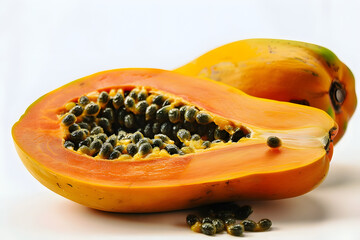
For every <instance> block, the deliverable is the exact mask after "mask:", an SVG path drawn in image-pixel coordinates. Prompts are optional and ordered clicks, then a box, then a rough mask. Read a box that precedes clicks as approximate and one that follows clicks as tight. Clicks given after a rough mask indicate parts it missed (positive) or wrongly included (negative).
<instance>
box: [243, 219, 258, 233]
mask: <svg viewBox="0 0 360 240" xmlns="http://www.w3.org/2000/svg"><path fill="white" fill-rule="evenodd" d="M242 225H243V226H244V229H245V231H254V230H255V228H256V222H254V221H253V220H250V219H246V220H244V221H242Z"/></svg>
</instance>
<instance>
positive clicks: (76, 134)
mask: <svg viewBox="0 0 360 240" xmlns="http://www.w3.org/2000/svg"><path fill="white" fill-rule="evenodd" d="M86 131H87V130H85V129H80V130H76V131H73V132H72V133H70V139H71V141H73V142H76V143H78V142H81V141H83V140H85V138H86V137H87V135H88V131H87V132H86Z"/></svg>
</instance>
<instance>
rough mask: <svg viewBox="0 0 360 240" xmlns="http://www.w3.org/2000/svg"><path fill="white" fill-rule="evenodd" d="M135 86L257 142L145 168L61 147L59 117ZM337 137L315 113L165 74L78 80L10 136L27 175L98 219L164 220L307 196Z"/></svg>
mask: <svg viewBox="0 0 360 240" xmlns="http://www.w3.org/2000/svg"><path fill="white" fill-rule="evenodd" d="M179 82H181V84H179ZM130 85H133V86H149V87H152V88H154V89H159V90H163V91H166V92H169V93H172V94H175V95H177V96H181V97H183V98H184V99H185V100H186V101H189V102H191V103H193V104H195V105H196V106H199V107H202V108H204V109H207V110H208V111H211V112H212V113H213V114H216V115H219V116H222V117H225V118H226V119H229V121H234V122H239V123H240V122H241V123H242V124H246V126H247V127H249V128H250V129H251V130H252V136H251V138H247V139H244V141H240V142H239V143H233V144H229V145H226V146H223V147H219V148H215V149H209V150H208V151H203V152H201V153H196V154H188V155H184V156H180V155H177V156H170V157H158V158H153V159H146V160H141V161H109V160H100V159H94V158H92V157H89V156H87V155H82V154H79V153H77V152H74V151H71V150H69V149H65V148H64V147H63V139H62V129H61V127H60V120H59V118H58V113H59V112H61V111H62V110H63V108H64V105H65V104H66V103H67V102H69V101H70V100H72V99H74V98H76V97H79V96H81V95H83V94H86V93H89V92H92V91H94V90H97V89H104V88H111V87H115V86H116V87H119V86H120V87H126V86H130ZM209 96H211V97H210V98H209ZM234 100H235V101H234ZM279 119H281V121H279ZM334 128H336V123H335V122H334V121H333V120H332V119H331V118H330V117H329V116H328V115H327V114H325V113H323V112H322V111H320V110H318V109H315V108H310V107H306V106H301V105H295V104H291V103H283V102H277V101H272V100H267V99H259V98H254V97H251V96H248V95H246V94H244V93H242V92H241V91H239V90H237V89H235V88H232V87H229V86H228V85H225V84H222V83H218V82H215V81H211V80H209V81H204V80H202V79H199V78H194V77H187V76H183V75H180V74H176V73H173V72H169V71H164V70H157V69H117V70H110V71H105V72H100V73H97V74H94V75H91V76H88V77H85V78H82V79H79V80H76V81H74V82H71V83H69V84H67V85H65V86H63V87H61V88H59V89H56V90H54V91H52V92H50V93H48V94H46V95H45V96H43V97H41V98H39V99H38V100H37V101H36V102H35V103H33V104H32V105H31V106H30V107H29V108H28V109H27V111H26V112H25V114H24V115H23V116H22V117H21V118H20V120H19V121H18V122H17V123H16V124H15V125H14V126H13V129H12V134H13V138H14V142H15V146H16V150H17V152H18V154H19V156H20V158H21V160H22V161H23V163H24V165H25V166H26V168H27V169H28V170H29V172H30V173H31V174H32V175H33V176H34V177H35V178H36V179H38V180H39V181H40V182H41V183H42V184H43V185H45V186H46V187H48V188H49V189H50V190H52V191H54V192H56V193H58V194H60V195H62V196H64V197H66V198H68V199H70V200H73V201H75V202H77V203H80V204H83V205H85V206H88V207H91V208H95V209H99V210H104V211H111V212H159V211H169V210H176V209H184V208H190V207H195V206H199V205H203V204H208V203H213V202H220V201H233V200H240V199H280V198H287V197H295V196H298V195H301V194H304V193H306V192H308V191H310V190H312V189H313V188H315V187H316V186H317V185H318V184H320V182H321V181H322V180H323V179H324V177H325V176H326V173H327V171H328V168H329V162H330V159H331V156H332V149H333V145H332V143H331V139H332V138H333V137H334V136H335V134H336V129H334ZM329 133H331V134H329ZM274 134H277V135H278V136H280V137H281V138H282V146H281V147H280V148H277V149H270V148H269V147H268V146H267V145H266V138H267V136H268V135H274ZM326 143H329V149H328V151H326V150H325V149H324V146H325V145H326Z"/></svg>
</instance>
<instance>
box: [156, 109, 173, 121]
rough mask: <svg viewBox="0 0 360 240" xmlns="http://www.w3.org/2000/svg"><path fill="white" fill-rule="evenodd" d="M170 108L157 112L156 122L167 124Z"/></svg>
mask: <svg viewBox="0 0 360 240" xmlns="http://www.w3.org/2000/svg"><path fill="white" fill-rule="evenodd" d="M169 110H170V106H165V107H162V108H160V109H159V110H157V111H156V120H157V121H160V122H165V121H167V120H168V119H169V117H168V113H169Z"/></svg>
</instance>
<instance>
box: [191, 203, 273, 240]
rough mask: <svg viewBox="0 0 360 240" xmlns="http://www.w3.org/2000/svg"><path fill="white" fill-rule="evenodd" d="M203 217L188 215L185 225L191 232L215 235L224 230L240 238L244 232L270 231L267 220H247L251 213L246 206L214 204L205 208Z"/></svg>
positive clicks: (269, 222) (269, 224)
mask: <svg viewBox="0 0 360 240" xmlns="http://www.w3.org/2000/svg"><path fill="white" fill-rule="evenodd" d="M205 210H206V211H205V213H204V214H203V215H204V216H205V217H202V218H201V217H199V216H197V215H195V214H189V215H188V216H187V217H186V223H187V224H188V225H189V226H190V228H191V230H192V231H194V232H198V233H203V234H206V235H215V234H216V233H221V232H223V231H224V230H226V232H227V233H228V234H230V235H233V236H241V235H242V234H243V232H244V231H251V232H259V231H266V230H268V229H270V227H271V225H272V222H271V221H270V220H269V219H266V218H265V219H261V220H260V221H259V222H255V221H253V220H250V219H247V218H248V217H249V216H250V214H251V213H252V212H253V211H252V208H251V207H250V206H248V205H245V206H242V207H240V206H238V205H237V204H233V203H228V204H215V205H211V206H207V207H206V208H205Z"/></svg>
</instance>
